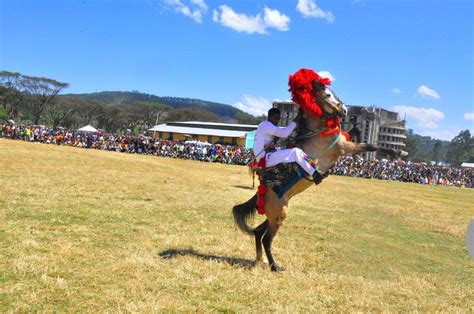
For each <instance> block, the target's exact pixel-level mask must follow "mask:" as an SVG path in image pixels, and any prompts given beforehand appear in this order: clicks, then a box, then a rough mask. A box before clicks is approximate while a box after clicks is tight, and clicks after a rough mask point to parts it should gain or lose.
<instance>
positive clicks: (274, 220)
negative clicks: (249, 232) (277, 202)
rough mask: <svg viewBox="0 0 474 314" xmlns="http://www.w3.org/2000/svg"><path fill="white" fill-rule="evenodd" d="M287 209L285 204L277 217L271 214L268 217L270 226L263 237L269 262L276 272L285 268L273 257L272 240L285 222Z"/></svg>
mask: <svg viewBox="0 0 474 314" xmlns="http://www.w3.org/2000/svg"><path fill="white" fill-rule="evenodd" d="M287 210H288V207H287V206H283V207H282V208H281V211H280V213H279V214H278V215H277V216H276V217H271V215H270V216H269V217H268V218H269V219H268V228H267V230H268V231H267V232H266V233H265V234H264V236H263V239H262V242H263V248H264V249H265V253H266V254H267V258H268V263H269V264H270V269H271V270H272V271H275V272H281V271H283V268H281V267H280V266H278V264H277V263H276V261H275V259H274V258H273V254H272V242H273V238H274V237H275V236H276V234H277V232H278V230H279V229H280V227H281V225H282V224H283V220H284V219H285V217H286V213H287Z"/></svg>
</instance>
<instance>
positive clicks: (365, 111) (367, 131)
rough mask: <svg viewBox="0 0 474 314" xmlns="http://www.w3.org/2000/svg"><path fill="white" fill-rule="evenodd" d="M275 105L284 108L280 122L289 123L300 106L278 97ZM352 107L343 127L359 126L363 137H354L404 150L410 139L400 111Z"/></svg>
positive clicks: (370, 156) (367, 156)
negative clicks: (407, 138)
mask: <svg viewBox="0 0 474 314" xmlns="http://www.w3.org/2000/svg"><path fill="white" fill-rule="evenodd" d="M273 107H274V108H278V109H280V111H281V112H282V119H281V120H280V124H279V125H280V126H286V125H288V123H290V122H291V121H292V120H293V119H294V118H295V117H296V115H297V113H298V106H297V105H296V104H294V103H293V102H291V101H275V102H273ZM348 109H349V110H348V114H347V115H346V116H345V117H344V119H343V120H342V129H343V131H346V132H349V131H350V130H352V129H355V130H357V131H356V132H354V133H359V134H360V136H359V138H352V139H351V140H353V141H357V142H362V143H369V144H378V145H380V146H382V147H387V148H394V149H401V150H403V148H404V147H405V139H406V136H405V132H406V127H405V120H402V119H400V116H399V114H398V113H397V112H392V111H389V110H386V109H382V108H375V107H373V106H371V107H364V106H348ZM363 157H364V158H365V159H374V158H386V157H387V156H385V155H383V154H382V153H378V154H376V152H368V153H364V154H363Z"/></svg>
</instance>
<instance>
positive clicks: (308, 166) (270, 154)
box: [253, 108, 324, 184]
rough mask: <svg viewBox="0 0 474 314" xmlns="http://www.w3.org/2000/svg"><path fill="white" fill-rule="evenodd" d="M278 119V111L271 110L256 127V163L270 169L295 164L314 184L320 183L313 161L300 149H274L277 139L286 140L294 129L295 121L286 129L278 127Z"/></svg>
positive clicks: (279, 114) (320, 175) (319, 174)
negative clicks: (278, 165) (281, 164)
mask: <svg viewBox="0 0 474 314" xmlns="http://www.w3.org/2000/svg"><path fill="white" fill-rule="evenodd" d="M280 119H281V112H280V110H279V109H278V108H271V109H270V110H268V118H267V120H265V121H263V122H261V123H260V124H259V125H258V128H257V131H256V132H255V142H254V147H253V151H254V154H255V159H256V162H257V163H258V165H259V166H264V167H272V166H275V165H277V164H279V163H285V162H296V163H297V164H298V165H300V166H301V168H303V170H304V171H306V173H308V174H309V175H310V176H312V177H313V180H314V182H315V183H316V184H319V183H321V181H322V180H323V178H324V175H323V174H321V173H320V172H319V171H317V169H316V167H315V165H314V161H313V160H312V159H311V158H310V157H309V156H308V155H306V154H305V153H304V152H303V151H302V150H301V149H300V148H296V147H295V148H287V149H282V150H276V149H275V143H276V142H277V141H278V138H287V137H288V136H289V135H290V134H291V133H292V132H293V130H294V129H295V128H296V123H295V121H292V122H290V124H288V126H287V127H284V128H281V127H278V122H279V121H280ZM295 120H297V119H295Z"/></svg>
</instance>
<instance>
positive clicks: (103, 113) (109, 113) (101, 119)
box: [97, 106, 127, 133]
mask: <svg viewBox="0 0 474 314" xmlns="http://www.w3.org/2000/svg"><path fill="white" fill-rule="evenodd" d="M126 114H127V113H126V109H125V108H124V107H123V106H104V107H101V108H100V110H99V115H98V116H97V123H98V127H99V128H101V129H104V130H106V131H107V132H110V133H115V132H116V131H118V130H121V129H125V128H126V121H125V117H126Z"/></svg>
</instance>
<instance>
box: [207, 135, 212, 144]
mask: <svg viewBox="0 0 474 314" xmlns="http://www.w3.org/2000/svg"><path fill="white" fill-rule="evenodd" d="M207 142H208V143H211V144H212V135H208V136H207Z"/></svg>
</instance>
